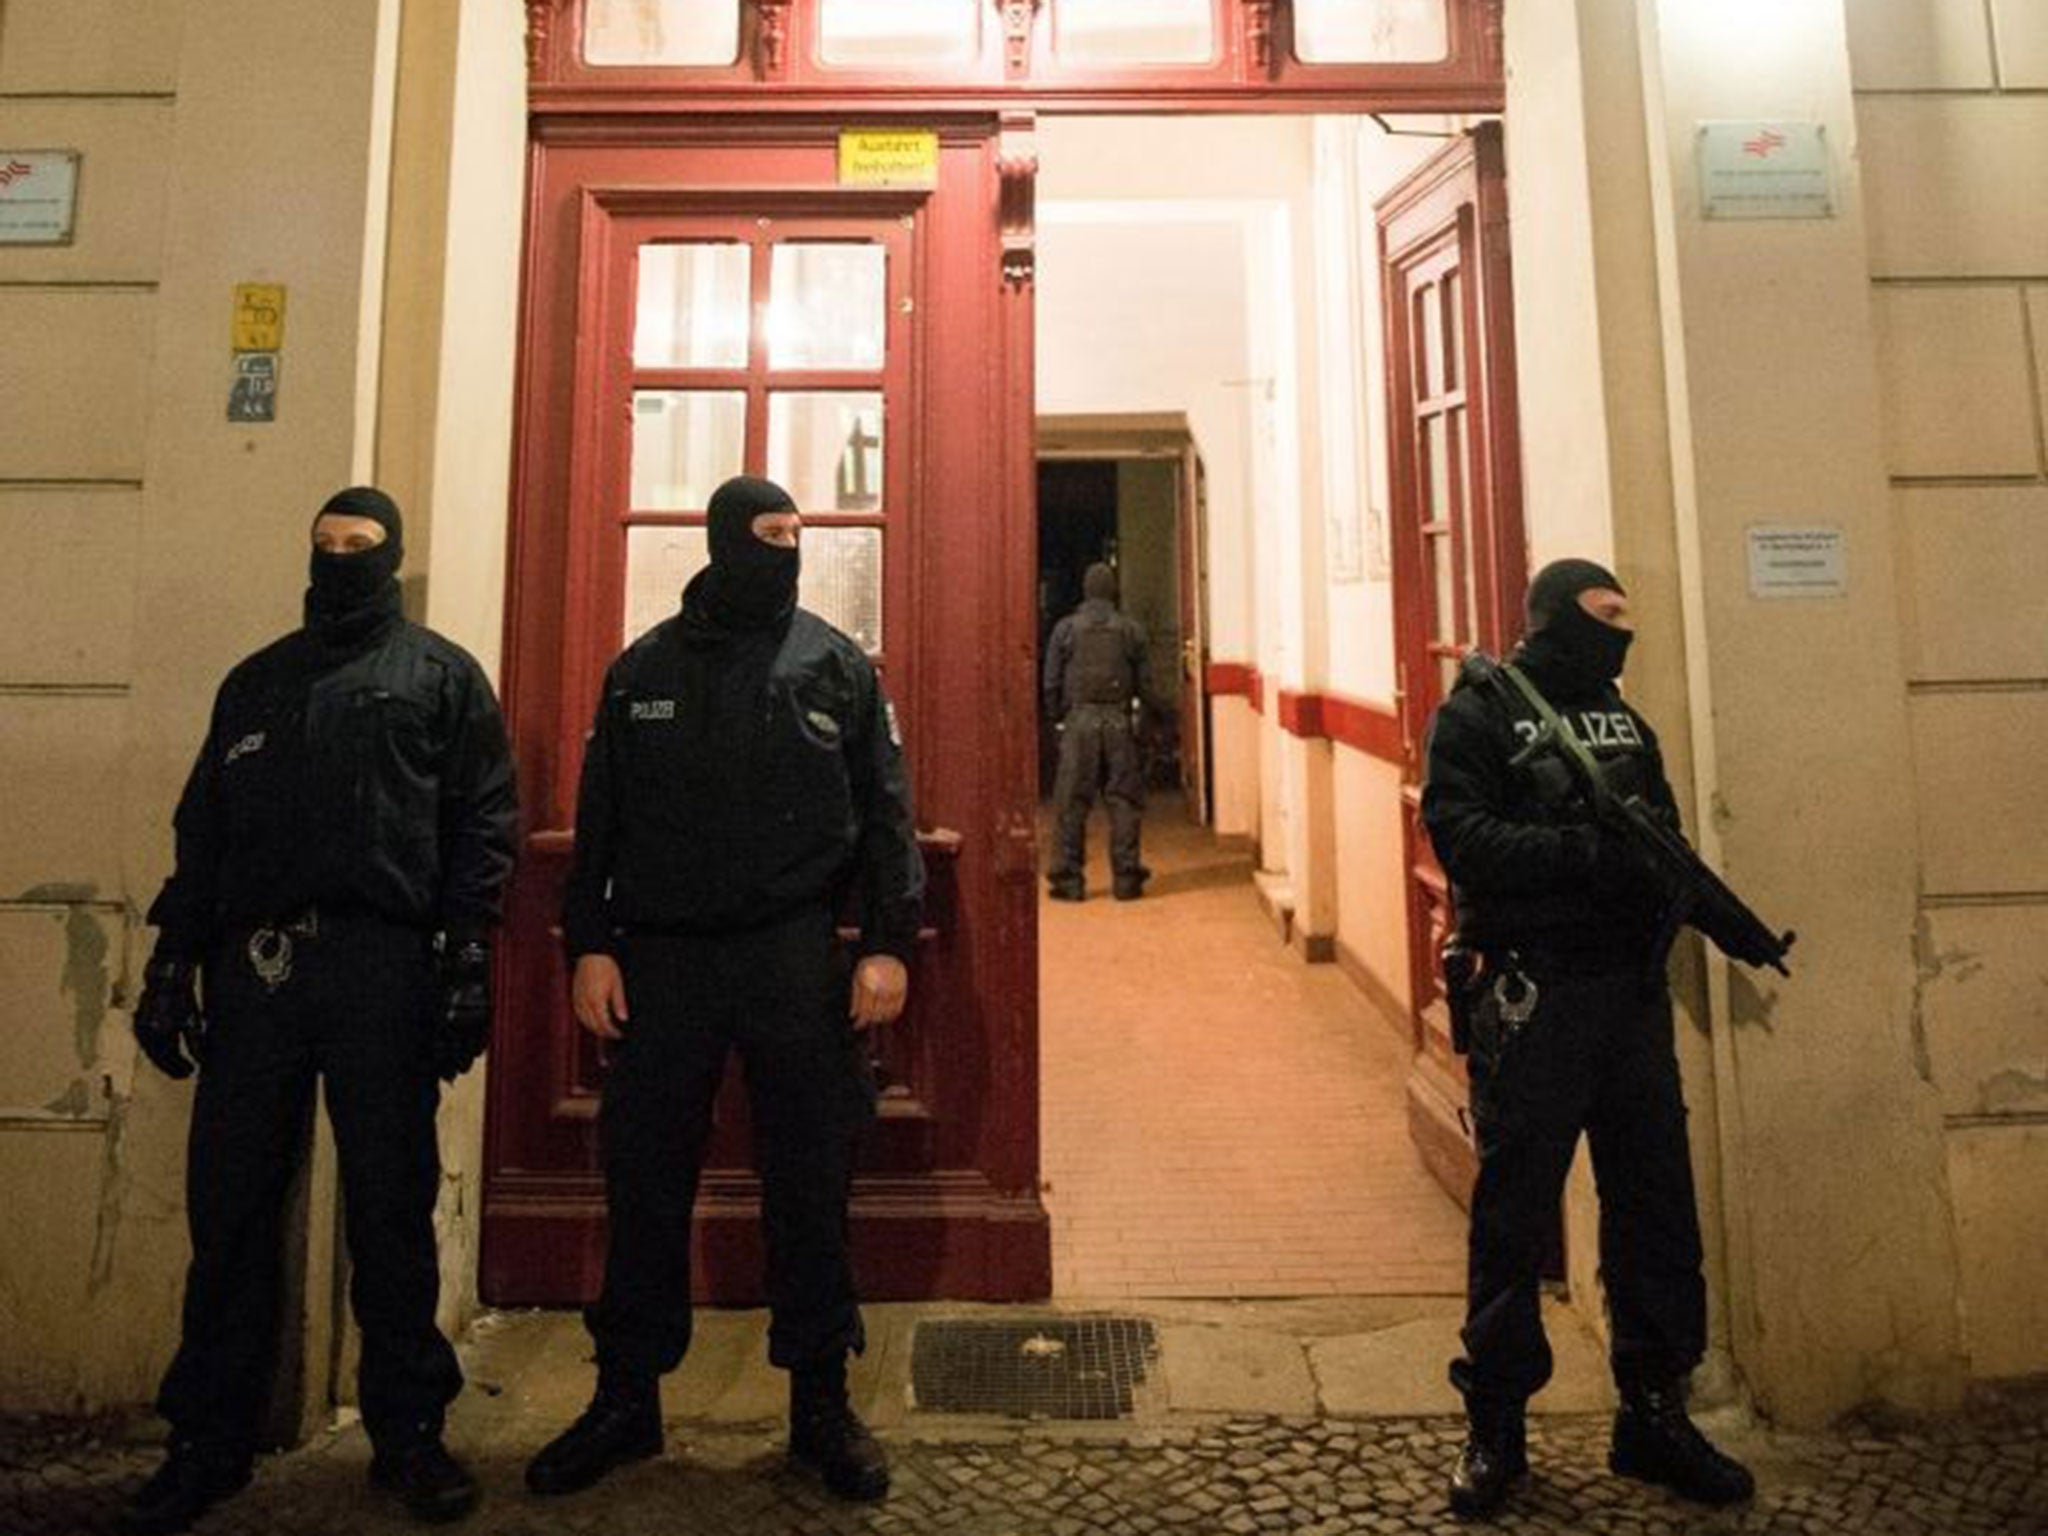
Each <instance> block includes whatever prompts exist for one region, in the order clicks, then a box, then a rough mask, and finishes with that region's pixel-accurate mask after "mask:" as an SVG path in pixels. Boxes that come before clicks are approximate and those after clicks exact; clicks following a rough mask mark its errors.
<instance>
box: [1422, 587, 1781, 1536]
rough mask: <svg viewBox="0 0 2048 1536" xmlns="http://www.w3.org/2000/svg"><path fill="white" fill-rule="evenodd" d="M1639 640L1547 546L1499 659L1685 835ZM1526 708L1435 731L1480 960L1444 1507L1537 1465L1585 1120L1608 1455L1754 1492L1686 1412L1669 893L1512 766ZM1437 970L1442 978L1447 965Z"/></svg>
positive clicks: (1715, 1496) (1476, 960)
mask: <svg viewBox="0 0 2048 1536" xmlns="http://www.w3.org/2000/svg"><path fill="white" fill-rule="evenodd" d="M1633 638H1634V632H1633V630H1632V629H1631V628H1630V623H1629V609H1628V601H1627V598H1626V597H1625V596H1624V594H1623V592H1622V589H1621V584H1620V583H1619V582H1618V581H1616V580H1615V579H1614V577H1613V575H1612V574H1611V573H1609V572H1608V571H1606V570H1604V569H1603V568H1601V567H1600V566H1598V565H1595V564H1593V563H1592V562H1590V561H1585V560H1560V561H1557V562H1556V563H1554V564H1551V565H1548V566H1545V567H1544V568H1543V570H1542V571H1540V572H1538V573H1537V576H1536V579H1535V580H1534V582H1533V583H1532V584H1531V585H1530V588H1529V595H1528V628H1527V632H1526V635H1525V638H1524V639H1523V641H1522V643H1521V645H1520V647H1519V648H1518V649H1517V650H1516V652H1515V653H1514V655H1513V657H1512V658H1511V660H1512V661H1513V662H1514V664H1515V665H1516V666H1518V667H1519V668H1520V669H1521V671H1522V672H1523V674H1524V675H1525V676H1526V677H1527V678H1528V680H1529V681H1530V682H1532V683H1533V684H1534V685H1535V687H1536V689H1537V691H1538V692H1539V693H1540V694H1541V695H1542V696H1543V697H1544V698H1545V699H1546V700H1547V701H1548V702H1549V704H1550V705H1551V706H1552V708H1553V709H1554V710H1555V711H1556V713H1557V714H1558V715H1559V716H1560V717H1561V718H1562V720H1563V723H1564V725H1565V726H1566V727H1567V728H1568V729H1569V730H1570V731H1571V732H1572V734H1573V735H1574V736H1575V737H1577V738H1578V739H1579V740H1580V741H1581V742H1582V743H1583V744H1584V745H1585V746H1586V747H1587V748H1589V749H1590V751H1591V752H1592V754H1593V755H1594V757H1595V758H1596V760H1598V761H1599V763H1600V764H1601V767H1602V770H1603V776H1604V777H1605V778H1606V779H1607V781H1608V783H1609V784H1610V785H1612V786H1613V787H1614V789H1615V791H1616V793H1617V794H1618V795H1623V796H1626V795H1629V794H1636V795H1640V796H1641V797H1642V798H1643V800H1644V801H1645V802H1647V803H1648V804H1650V805H1651V806H1653V807H1655V808H1656V810H1657V812H1658V813H1659V814H1661V815H1662V816H1664V817H1665V818H1666V819H1668V821H1669V822H1670V823H1671V825H1672V826H1673V827H1674V828H1675V827H1676V825H1677V821H1678V810H1677V806H1676V804H1675V802H1674V801H1673V799H1672V795H1671V789H1670V786H1669V784H1668V783H1667V782H1666V780H1665V776H1664V766H1663V760H1662V757H1661V756H1660V754H1659V752H1658V749H1657V737H1656V734H1655V733H1654V732H1653V731H1652V730H1651V729H1650V727H1649V725H1648V723H1647V722H1646V721H1644V719H1643V718H1642V716H1641V715H1639V714H1637V713H1636V712H1635V711H1634V710H1633V709H1631V708H1630V707H1629V706H1628V705H1627V704H1626V703H1624V702H1623V700H1622V698H1621V695H1620V694H1619V693H1618V692H1616V691H1615V682H1616V680H1617V679H1618V678H1619V677H1620V675H1621V669H1622V661H1623V658H1624V657H1625V656H1626V655H1627V653H1628V648H1629V643H1630V641H1631V640H1632V639H1633ZM1538 729H1539V727H1538V724H1537V719H1536V714H1535V711H1534V706H1533V705H1532V704H1530V703H1528V702H1527V701H1526V700H1523V699H1518V698H1515V697H1513V696H1512V695H1511V694H1503V693H1502V692H1501V691H1499V690H1496V689H1493V688H1484V687H1475V686H1461V687H1459V688H1458V689H1456V690H1454V691H1453V693H1452V694H1451V696H1450V698H1448V699H1447V700H1445V702H1444V705H1443V708H1442V709H1441V710H1440V711H1438V713H1437V716H1436V719H1435V722H1434V724H1433V725H1432V727H1431V730H1430V736H1429V745H1428V772H1427V778H1426V782H1425V784H1424V786H1423V794H1422V813H1423V818H1424V820H1425V822H1426V823H1427V825H1428V828H1429V836H1430V841H1431V843H1432V844H1433V845H1434V846H1435V849H1436V852H1437V856H1438V858H1439V859H1440V860H1441V861H1442V863H1443V867H1444V870H1445V872H1446V873H1448V874H1449V876H1450V878H1451V885H1452V891H1453V895H1454V898H1455V902H1456V907H1457V919H1458V936H1459V942H1460V948H1461V949H1462V951H1463V952H1464V953H1465V955H1466V956H1467V957H1468V959H1469V962H1470V967H1471V974H1470V975H1469V977H1468V978H1466V979H1463V980H1462V981H1453V982H1451V984H1452V985H1453V986H1454V989H1455V990H1458V991H1459V992H1460V993H1461V996H1460V997H1458V998H1457V999H1455V1000H1454V1004H1453V1006H1454V1008H1456V1009H1462V1010H1466V1011H1468V1014H1469V1044H1470V1051H1469V1056H1468V1063H1469V1067H1470V1076H1471V1083H1472V1113H1473V1122H1474V1130H1475V1137H1476V1141H1477V1144H1478V1151H1479V1180H1478V1184H1477V1186H1476V1187H1475V1189H1474V1190H1473V1195H1472V1226H1471V1240H1470V1274H1469V1288H1468V1295H1467V1302H1466V1313H1465V1329H1464V1336H1463V1337H1464V1346H1465V1352H1464V1355H1463V1357H1462V1358H1461V1359H1459V1360H1457V1361H1456V1362H1455V1363H1454V1364H1453V1365H1452V1367H1451V1379H1452V1381H1453V1382H1454V1383H1455V1384H1456V1386H1457V1387H1458V1389H1459V1390H1460V1392H1462V1393H1463V1394H1464V1398H1465V1406H1466V1413H1467V1417H1468V1419H1469V1423H1470V1434H1469V1437H1468V1439H1467V1440H1466V1443H1465V1446H1464V1449H1463V1452H1462V1453H1461V1455H1460V1456H1459V1458H1458V1463H1457V1466H1456V1468H1455V1470H1454V1471H1453V1473H1452V1477H1451V1487H1450V1497H1451V1505H1452V1508H1453V1510H1454V1511H1455V1512H1457V1513H1458V1514H1460V1515H1463V1516H1466V1517H1479V1516H1485V1515H1488V1514H1491V1513H1492V1512H1493V1511H1495V1510H1497V1509H1498V1508H1499V1507H1500V1505H1501V1504H1502V1502H1503V1501H1504V1500H1505V1499H1506V1497H1507V1495H1508V1493H1509V1491H1510V1489H1511V1487H1512V1485H1513V1484H1514V1483H1515V1481H1516V1480H1517V1479H1519V1478H1520V1477H1521V1476H1522V1475H1523V1474H1524V1473H1525V1472H1526V1471H1527V1466H1528V1463H1527V1458H1526V1453H1525V1446H1524V1436H1523V1405H1524V1404H1525V1403H1526V1402H1527V1400H1528V1398H1529V1397H1530V1396H1531V1395H1532V1394H1533V1393H1535V1392H1536V1391H1537V1389H1538V1388H1540V1387H1541V1386H1542V1385H1543V1384H1544V1382H1546V1381H1547V1380H1548V1379H1549V1377H1550V1371H1551V1355H1550V1348H1549V1345H1548V1343H1547V1342H1546V1341H1545V1339H1544V1336H1543V1327H1542V1323H1541V1321H1540V1318H1539V1314H1538V1310H1537V1283H1538V1271H1539V1267H1540V1265H1541V1262H1542V1259H1543V1253H1544V1247H1545V1243H1546V1241H1547V1239H1548V1237H1549V1235H1550V1233H1551V1231H1552V1229H1553V1225H1554V1223H1555V1221H1556V1219H1557V1212H1558V1203H1559V1199H1560V1197H1561V1195H1562V1193H1563V1188H1564V1180H1565V1174H1566V1171H1567V1170H1568V1169H1569V1168H1570V1166H1571V1160H1572V1153H1573V1149H1574V1147H1575V1146H1576V1145H1577V1142H1578V1138H1579V1135H1580V1133H1581V1132H1584V1133H1585V1134H1586V1136H1587V1138H1588V1140H1589V1142H1590V1144H1591V1147H1592V1154H1593V1169H1594V1173H1595V1175H1596V1177H1597V1178H1598V1181H1599V1189H1600V1204H1601V1216H1600V1269H1601V1274H1602V1277H1603V1279H1604V1280H1605V1282H1606V1288H1607V1301H1608V1307H1609V1314H1610V1319H1611V1325H1612V1343H1613V1370H1614V1376H1615V1381H1616V1384H1617V1386H1618V1387H1619V1389H1620V1394H1621V1403H1622V1406H1621V1408H1620V1411H1619V1412H1618V1413H1617V1414H1616V1416H1615V1421H1614V1438H1613V1445H1612V1450H1611V1453H1610V1456H1609V1465H1610V1467H1611V1468H1612V1469H1613V1470H1614V1471H1615V1472H1617V1473H1620V1474H1622V1475H1624V1476H1628V1477H1634V1478H1640V1479H1644V1480H1648V1481H1654V1482H1658V1483H1663V1484H1666V1485H1668V1486H1670V1487H1671V1488H1672V1489H1674V1490H1675V1491H1676V1492H1678V1493H1679V1494H1681V1495H1682V1496H1684V1497H1686V1498H1690V1499H1695V1500H1698V1501H1700V1502H1703V1503H1709V1504H1723V1503H1731V1502H1734V1501H1736V1500H1740V1499H1743V1498H1747V1497H1748V1496H1749V1495H1750V1493H1751V1492H1752V1491H1753V1489H1754V1485H1753V1483H1752V1481H1751V1478H1750V1475H1749V1473H1748V1472H1747V1471H1746V1470H1745V1469H1744V1468H1743V1467H1742V1466H1741V1465H1740V1464H1738V1463H1737V1462H1735V1461H1734V1460H1732V1459H1730V1458H1729V1457H1727V1456H1725V1455H1723V1454H1722V1453H1721V1452H1720V1451H1718V1450H1716V1449H1715V1448H1714V1447H1713V1446H1712V1445H1711V1444H1709V1443H1708V1441H1707V1440H1706V1438H1705V1437H1704V1436H1702V1435H1701V1434H1700V1432H1699V1430H1698V1429H1697V1428H1696V1427H1695V1426H1694V1425H1693V1423H1692V1421H1691V1420H1690V1418H1688V1417H1687V1414H1686V1382H1687V1379H1688V1377H1689V1376H1690V1374H1691V1371H1692V1369H1693V1367H1694V1366H1695V1365H1697V1364H1698V1363H1699V1360H1700V1356H1701V1352H1702V1350H1703V1349H1704V1347H1705V1344H1706V1292H1705V1285H1704V1282H1703V1280H1702V1278H1701V1273H1700V1265H1701V1251H1700V1235H1699V1217H1698V1214H1697V1211H1696V1209H1695V1206H1694V1201H1693V1184H1692V1166H1691V1163H1690V1161H1689V1158H1688V1155H1687V1149H1686V1135H1685V1104H1684V1101H1683V1099H1682V1098H1681V1096H1680V1089H1679V1079H1678V1063H1677V1058H1676V1056H1675V1054H1674V1051H1673V1045H1672V1026H1671V1004H1670V996H1669V994H1668V992H1667V990H1666V987H1665V978H1664V953H1663V949H1664V944H1663V942H1662V940H1663V938H1664V937H1666V936H1665V935H1663V934H1662V933H1661V931H1660V930H1661V921H1662V918H1663V911H1662V900H1661V897H1660V895H1659V893H1658V892H1657V891H1656V890H1655V889H1654V887H1653V886H1652V885H1651V884H1650V883H1649V882H1648V880H1647V879H1646V878H1645V877H1644V876H1643V875H1642V874H1641V873H1640V872H1639V870H1638V868H1637V866H1636V865H1635V864H1634V863H1633V861H1632V860H1631V858H1630V857H1629V855H1628V853H1627V852H1626V850H1625V849H1624V848H1623V847H1621V846H1619V845H1618V844H1617V842H1616V839H1615V835H1614V834H1613V833H1611V832H1609V831H1607V830H1606V829H1604V828H1603V827H1602V826H1601V825H1600V824H1599V823H1598V822H1597V821H1596V820H1595V819H1594V817H1593V814H1592V811H1591V810H1590V808H1589V807H1588V806H1587V805H1586V804H1585V802H1584V799H1583V797H1582V796H1581V795H1579V794H1578V793H1576V792H1575V790H1574V787H1573V784H1572V781H1571V777H1570V774H1569V772H1568V770H1566V768H1565V767H1564V766H1563V764H1562V762H1561V761H1560V760H1559V759H1558V758H1557V757H1556V756H1555V755H1554V754H1552V755H1540V756H1533V757H1531V758H1530V759H1529V760H1528V761H1526V762H1524V763H1521V764H1519V765H1518V764H1517V763H1516V762H1515V761H1514V760H1515V759H1516V755H1517V753H1518V752H1520V750H1521V748H1522V747H1523V746H1524V745H1526V744H1527V743H1528V742H1530V741H1532V740H1534V739H1535V738H1536V736H1537V734H1538ZM1447 980H1448V978H1447Z"/></svg>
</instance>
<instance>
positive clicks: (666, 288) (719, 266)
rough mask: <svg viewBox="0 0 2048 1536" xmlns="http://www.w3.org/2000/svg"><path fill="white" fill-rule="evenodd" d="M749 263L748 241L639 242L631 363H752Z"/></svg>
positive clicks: (709, 365)
mask: <svg viewBox="0 0 2048 1536" xmlns="http://www.w3.org/2000/svg"><path fill="white" fill-rule="evenodd" d="M747 268H748V257H747V248H746V247H745V246H744V245H737V244H735V245H705V244H698V245H643V246H641V247H640V282H639V292H638V302H637V303H636V304H635V305H634V308H633V366H634V367H636V368H744V367H746V366H747V278H748V270H747Z"/></svg>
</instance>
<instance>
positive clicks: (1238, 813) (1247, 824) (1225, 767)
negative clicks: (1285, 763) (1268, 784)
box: [1209, 694, 1259, 838]
mask: <svg viewBox="0 0 2048 1536" xmlns="http://www.w3.org/2000/svg"><path fill="white" fill-rule="evenodd" d="M1209 749H1210V751H1211V752H1212V753H1213V754H1214V756H1215V759H1216V763H1215V767H1214V769H1213V770H1212V771H1213V773H1214V776H1215V811H1216V821H1215V826H1216V833H1217V835H1218V836H1219V837H1249V838H1256V837H1257V836H1258V835H1259V717H1258V716H1257V715H1256V714H1254V713H1253V712H1252V707H1251V702H1250V701H1249V700H1248V699H1246V698H1244V697H1242V696H1241V695H1238V694H1224V695H1221V696H1219V697H1217V698H1213V699H1211V700H1210V701H1209Z"/></svg>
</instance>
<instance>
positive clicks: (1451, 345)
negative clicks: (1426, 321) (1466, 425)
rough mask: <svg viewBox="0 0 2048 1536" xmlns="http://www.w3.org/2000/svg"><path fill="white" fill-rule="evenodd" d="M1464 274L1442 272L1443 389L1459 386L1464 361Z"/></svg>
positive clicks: (1448, 390)
mask: <svg viewBox="0 0 2048 1536" xmlns="http://www.w3.org/2000/svg"><path fill="white" fill-rule="evenodd" d="M1463 279H1464V274H1463V273H1461V272H1459V271H1457V270H1456V269H1455V268H1454V269H1452V270H1451V271H1449V272H1446V273H1445V274H1444V281H1443V296H1444V310H1443V314H1444V318H1443V333H1444V391H1445V393H1449V392H1450V391H1451V390H1454V389H1456V388H1458V387H1459V383H1460V379H1461V376H1462V375H1463V373H1464V363H1465V301H1464V288H1463Z"/></svg>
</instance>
